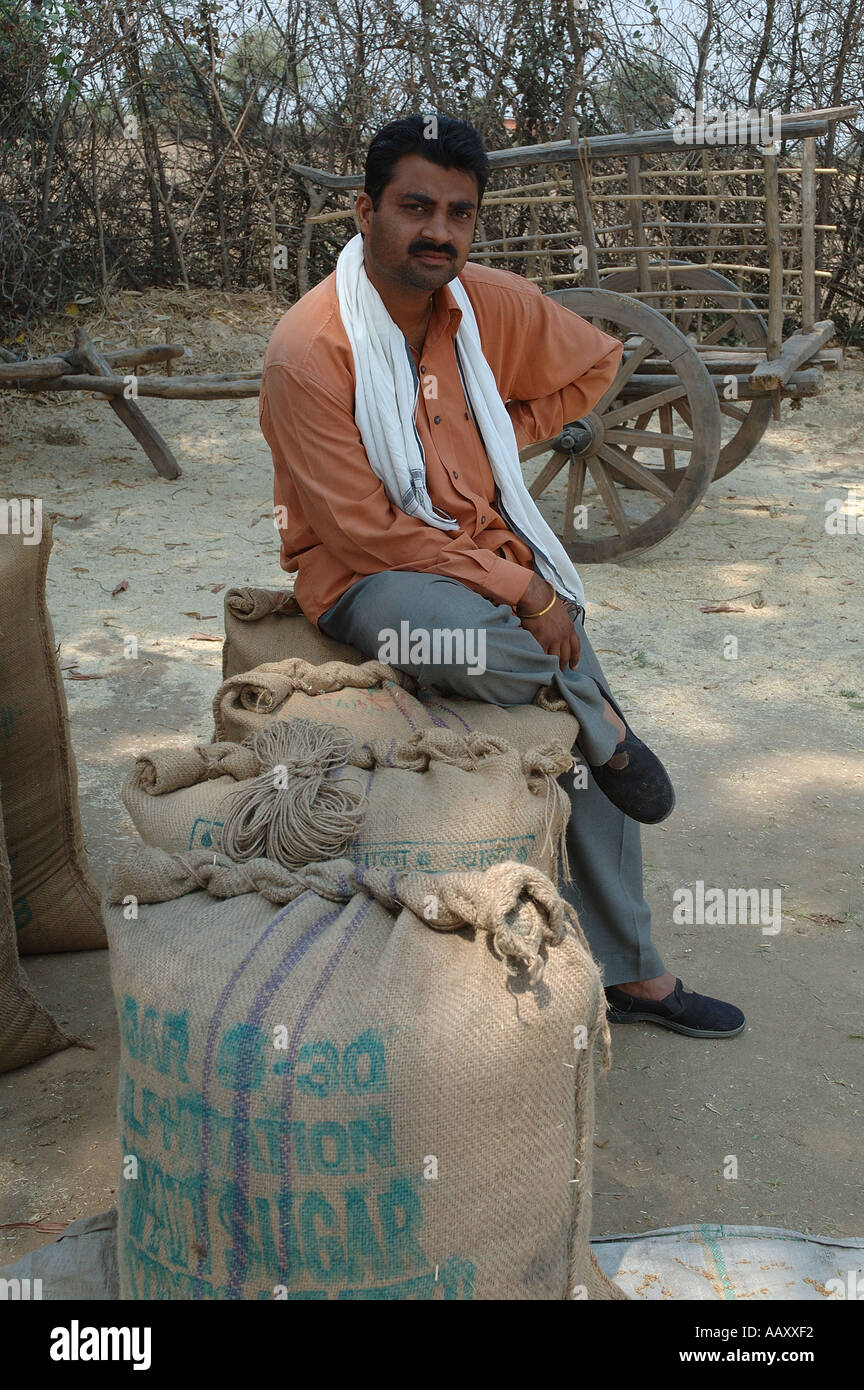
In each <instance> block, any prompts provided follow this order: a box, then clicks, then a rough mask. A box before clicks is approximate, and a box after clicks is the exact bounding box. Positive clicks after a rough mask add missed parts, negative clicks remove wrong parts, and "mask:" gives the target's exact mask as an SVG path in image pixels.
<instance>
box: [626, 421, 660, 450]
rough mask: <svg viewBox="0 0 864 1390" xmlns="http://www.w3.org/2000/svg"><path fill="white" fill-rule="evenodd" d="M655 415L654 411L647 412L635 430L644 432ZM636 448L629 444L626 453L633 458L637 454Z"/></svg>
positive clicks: (637, 422)
mask: <svg viewBox="0 0 864 1390" xmlns="http://www.w3.org/2000/svg"><path fill="white" fill-rule="evenodd" d="M653 414H654V412H653V410H647V411H646V412H645V414H644V415H640V416H639V418H638V419H637V421H636V424H635V427H634V428H635V429H637V430H644V428H645V426H646V425H647V424H648V421H649V420H650V419H651V416H652V415H653ZM636 448H637V446H636V445H635V444H628V445H627V448H626V449H625V451H624V452H625V453H627V454H629V455H630V456H631V458H632V456H633V455H634V454H635V453H636Z"/></svg>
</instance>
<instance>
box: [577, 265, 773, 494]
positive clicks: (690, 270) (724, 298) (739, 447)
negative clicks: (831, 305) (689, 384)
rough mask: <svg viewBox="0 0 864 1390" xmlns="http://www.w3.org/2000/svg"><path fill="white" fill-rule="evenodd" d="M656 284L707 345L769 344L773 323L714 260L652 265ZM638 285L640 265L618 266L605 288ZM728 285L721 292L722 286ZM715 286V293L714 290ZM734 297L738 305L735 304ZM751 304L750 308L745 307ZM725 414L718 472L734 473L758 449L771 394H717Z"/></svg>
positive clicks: (661, 305)
mask: <svg viewBox="0 0 864 1390" xmlns="http://www.w3.org/2000/svg"><path fill="white" fill-rule="evenodd" d="M651 285H652V288H654V289H658V290H662V289H668V290H669V294H668V296H664V297H663V298H662V299H661V298H659V297H658V298H657V299H653V298H652V300H651V307H652V309H657V310H659V312H660V313H661V314H664V315H665V316H666V318H668V319H671V321H672V323H674V324H675V326H676V328H680V329H681V332H682V333H683V334H684V335H685V337H687V336H688V335H691V334H692V335H695V338H696V341H697V343H700V344H701V345H702V346H703V347H706V346H710V345H712V344H715V343H717V344H719V343H722V344H724V345H728V346H730V347H744V348H747V347H751V348H752V347H755V348H764V347H767V346H768V325H767V324H766V322H765V320H764V319H763V317H762V315H761V314H760V313H759V311H758V309H757V308H756V305H755V304H754V303H753V301H752V299H747V298H746V297H742V298H741V300H740V304H739V301H738V300H737V299H735V300H734V301H731V300H730V299H729V298H728V292H729V291H734V292H735V294H736V295H738V294H741V290H740V287H739V286H738V285H736V284H735V282H734V281H733V280H728V279H727V278H726V276H725V275H721V274H720V272H719V270H712V269H711V267H710V266H699V265H690V264H688V262H687V261H670V262H669V265H668V266H667V265H666V264H665V262H664V263H663V264H662V265H652V266H651ZM638 286H639V276H638V274H637V272H636V271H635V270H618V271H616V272H615V273H614V274H613V275H609V276H608V277H606V278H605V279H604V280H603V289H604V290H614V291H616V292H617V293H619V294H632V292H633V291H634V290H635V289H638ZM676 290H678V291H681V290H698V291H701V293H699V294H687V295H686V296H685V295H683V294H680V293H679V294H676ZM718 290H719V291H723V293H721V294H718V293H716V292H717V291H718ZM712 291H714V293H713V294H712ZM732 303H734V308H732V307H730V306H731V304H732ZM744 310H746V311H747V312H746V313H745V312H743V311H744ZM718 400H719V405H720V413H721V415H722V417H723V418H722V420H721V428H722V434H721V448H720V457H719V459H718V460H717V470H716V472H715V474H714V477H715V478H722V477H724V476H725V474H727V473H731V472H732V469H733V468H737V467H738V464H739V463H741V461H742V460H743V459H745V458H746V457H747V455H748V454H749V453H751V452H752V451H753V449H755V447H756V445H757V444H758V443H759V440H760V439H761V438H762V436H763V434H764V433H765V431H766V429H767V428H768V424H769V422H770V420H771V410H772V405H771V397H770V396H768V395H766V396H755V397H753V398H752V399H751V400H741V401H725V400H723V399H722V398H718Z"/></svg>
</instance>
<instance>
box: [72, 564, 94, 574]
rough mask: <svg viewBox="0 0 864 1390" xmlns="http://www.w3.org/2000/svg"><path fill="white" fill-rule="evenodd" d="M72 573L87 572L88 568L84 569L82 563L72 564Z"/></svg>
mask: <svg viewBox="0 0 864 1390" xmlns="http://www.w3.org/2000/svg"><path fill="white" fill-rule="evenodd" d="M72 573H73V574H89V573H90V571H89V570H85V569H84V566H83V565H73V566H72Z"/></svg>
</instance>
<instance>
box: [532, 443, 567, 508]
mask: <svg viewBox="0 0 864 1390" xmlns="http://www.w3.org/2000/svg"><path fill="white" fill-rule="evenodd" d="M569 457H570V455H569V454H562V453H561V451H560V449H559V450H556V451H555V453H554V454H553V455H552V457H551V459H550V460H549V462H548V463H547V464H544V466H543V467H542V468H541V469H540V472H539V473H538V474H537V477H536V478H535V479H534V481H533V483H532V484H531V486H530V487H529V489H528V491H529V493H530V494H531V496H532V497H535V498H536V497H539V496H540V494H541V492H544V491H545V489H546V488H547V487H548V486H549V484H550V483H551V481H552V479H553V478H557V476H558V474H559V473H560V472H561V469H562V468H563V467H564V465H565V463H566V462H567V460H568V459H569Z"/></svg>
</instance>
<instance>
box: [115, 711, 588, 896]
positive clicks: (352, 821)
mask: <svg viewBox="0 0 864 1390" xmlns="http://www.w3.org/2000/svg"><path fill="white" fill-rule="evenodd" d="M249 743H250V745H251V746H247V745H245V744H235V743H214V744H198V745H196V746H195V747H193V748H188V749H177V748H165V749H158V750H156V751H155V752H151V753H148V754H146V755H144V756H142V757H139V758H138V759H137V761H136V763H135V766H134V767H133V769H132V771H131V772H130V774H129V776H128V777H127V778H126V781H125V783H124V786H123V801H124V804H125V806H126V809H127V810H128V812H129V814H130V816H131V817H132V820H133V821H134V823H135V827H136V829H137V830H138V832H139V834H140V835H141V838H142V839H143V840H144V841H145V843H146V844H149V845H156V846H158V847H159V848H160V849H165V850H173V851H184V850H187V849H214V850H224V852H225V853H226V854H228V855H230V857H231V858H232V859H235V860H244V859H250V858H257V857H259V856H261V857H266V858H269V859H273V860H274V861H275V862H276V863H279V864H283V865H284V866H285V867H287V868H292V869H293V868H299V867H300V866H301V865H303V864H308V863H312V862H313V861H315V860H318V859H328V858H336V857H337V856H339V855H343V854H344V855H346V856H347V857H350V858H352V859H353V860H354V862H355V863H356V864H359V865H362V866H364V867H366V868H369V867H372V866H377V867H380V868H390V869H399V870H408V869H423V870H426V871H428V872H430V873H447V872H450V871H452V870H455V869H463V868H468V869H471V868H477V869H482V868H486V867H488V865H490V864H498V863H501V862H502V861H504V860H515V861H517V862H519V863H524V864H531V865H533V866H534V867H535V868H539V869H541V870H542V871H543V872H544V873H546V874H548V875H549V877H550V878H553V879H554V878H555V877H556V873H557V871H558V865H559V862H560V864H561V867H562V870H563V872H564V874H565V876H566V874H567V872H568V871H567V865H566V852H565V849H564V844H563V837H564V831H565V828H566V825H567V818H568V816H569V813H570V805H569V802H568V800H567V796H566V793H565V792H564V790H563V788H562V787H561V786H560V785H559V783H558V781H557V778H558V777H559V776H560V775H561V773H562V772H565V771H566V770H567V769H568V768H570V767H571V766H572V762H573V759H572V757H571V755H570V753H569V752H568V751H567V749H566V748H564V746H563V745H561V744H550V745H547V746H546V747H544V748H535V749H532V750H531V751H530V752H528V753H520V752H519V751H518V750H517V749H515V748H513V747H512V746H511V745H510V744H508V743H506V742H505V741H504V740H503V739H496V738H491V737H490V736H489V735H486V734H468V735H461V734H453V733H451V732H450V731H449V730H446V729H445V730H440V729H432V730H424V731H423V732H420V733H416V734H414V735H412V737H411V738H410V739H408V740H405V741H403V742H399V743H394V742H392V741H390V740H388V739H373V740H372V741H371V743H369V744H364V745H360V744H358V743H356V741H355V740H354V739H353V738H352V736H351V735H350V733H348V732H347V731H346V730H340V729H337V728H334V727H332V726H330V725H327V724H315V723H313V722H312V721H310V720H308V719H300V718H298V719H291V720H287V721H282V720H274V721H272V722H271V723H270V724H269V725H267V727H266V728H264V729H262V730H260V731H259V732H258V733H257V734H254V735H253V736H252V739H251V740H250V741H249Z"/></svg>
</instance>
